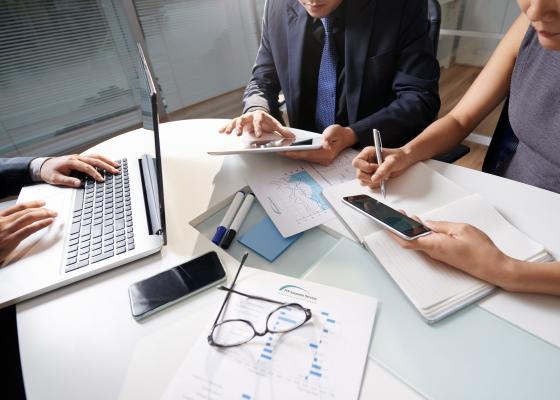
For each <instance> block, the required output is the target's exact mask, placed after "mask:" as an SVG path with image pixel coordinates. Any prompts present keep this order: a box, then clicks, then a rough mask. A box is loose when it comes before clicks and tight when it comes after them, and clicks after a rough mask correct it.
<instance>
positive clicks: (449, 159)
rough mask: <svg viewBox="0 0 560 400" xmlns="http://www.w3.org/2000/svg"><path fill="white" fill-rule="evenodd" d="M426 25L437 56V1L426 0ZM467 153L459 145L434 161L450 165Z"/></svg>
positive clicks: (439, 10) (439, 12) (439, 24)
mask: <svg viewBox="0 0 560 400" xmlns="http://www.w3.org/2000/svg"><path fill="white" fill-rule="evenodd" d="M428 24H429V27H428V35H429V36H430V39H432V43H433V45H434V54H435V55H437V49H438V44H439V28H440V26H441V6H440V5H439V2H438V0H428ZM469 151H471V149H470V148H469V146H466V145H464V144H459V145H457V146H455V147H454V148H453V149H451V150H450V151H448V152H447V153H444V154H439V155H437V156H435V157H434V160H438V161H443V162H446V163H449V164H451V163H454V162H455V161H457V160H458V159H459V158H461V157H463V156H464V155H465V154H467V153H468V152H469Z"/></svg>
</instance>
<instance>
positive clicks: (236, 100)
mask: <svg viewBox="0 0 560 400" xmlns="http://www.w3.org/2000/svg"><path fill="white" fill-rule="evenodd" d="M480 70H481V69H480V68H478V67H470V66H463V65H456V64H455V65H452V66H451V67H449V68H442V71H441V78H440V85H439V87H440V89H439V90H440V98H441V104H442V106H441V110H440V113H439V116H440V117H441V116H443V115H445V114H447V113H448V112H449V111H450V110H451V109H452V108H453V107H454V106H455V105H456V104H457V103H458V102H459V100H460V99H461V97H462V96H463V94H464V93H465V92H466V91H467V89H468V88H469V86H470V85H471V84H472V82H473V81H474V80H475V79H476V77H477V75H478V74H479V73H480ZM242 96H243V88H241V89H238V90H234V91H232V92H229V93H225V94H223V95H221V96H218V97H215V98H212V99H209V100H206V101H204V102H202V103H198V104H195V105H193V106H190V107H186V108H183V109H181V110H178V111H175V112H173V113H171V114H169V115H168V116H167V118H166V119H164V121H165V120H169V121H177V120H182V119H190V118H233V117H235V116H237V115H240V114H241V112H242V105H241V99H242ZM501 109H502V106H501V105H500V107H498V108H497V109H496V110H495V111H494V112H493V113H492V114H490V115H489V116H488V117H487V118H486V119H485V120H484V121H482V122H481V123H480V124H479V125H478V126H477V127H476V129H475V132H477V133H479V134H483V135H487V136H491V135H492V132H494V128H495V126H496V122H497V121H498V117H499V113H500V110H501ZM465 144H466V145H468V146H469V147H470V149H471V151H470V153H469V154H467V155H466V156H464V157H463V158H461V159H460V160H458V161H457V162H455V164H458V165H461V166H464V167H468V168H473V169H477V170H480V168H481V167H482V162H483V160H484V156H485V155H486V150H487V148H486V146H483V145H480V144H476V143H471V142H465Z"/></svg>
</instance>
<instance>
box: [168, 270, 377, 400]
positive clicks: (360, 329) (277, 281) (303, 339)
mask: <svg viewBox="0 0 560 400" xmlns="http://www.w3.org/2000/svg"><path fill="white" fill-rule="evenodd" d="M236 288H237V289H238V290H240V291H243V292H246V293H251V294H256V295H261V296H266V297H268V298H272V299H275V300H279V301H283V302H297V303H299V304H301V305H302V306H304V307H307V308H310V309H311V311H312V313H313V316H312V319H311V320H310V321H309V322H307V323H306V325H304V326H302V327H301V328H299V329H297V330H295V331H292V332H289V333H285V334H274V335H271V334H266V335H265V336H263V337H256V338H254V339H253V340H252V341H251V342H249V343H247V344H245V345H242V346H238V347H233V348H225V349H218V348H215V347H211V346H209V345H208V342H207V340H206V335H203V336H202V337H200V339H199V340H198V341H197V343H196V344H195V346H194V348H193V349H192V350H191V352H190V353H189V355H188V356H187V357H186V359H185V361H184V363H183V364H182V366H181V368H180V369H179V371H178V372H177V374H176V375H175V377H174V378H173V380H172V381H171V383H170V385H169V387H168V388H167V391H166V392H165V394H164V396H163V399H166V400H170V399H206V400H217V399H235V400H238V399H272V398H277V399H326V398H328V399H333V400H334V399H344V400H346V399H357V398H358V395H359V392H360V386H361V382H362V377H363V373H364V367H365V364H366V360H367V353H368V348H369V342H370V338H371V333H372V329H373V323H374V319H375V312H376V308H377V301H376V300H375V299H373V298H371V297H366V296H363V295H359V294H356V293H351V292H346V291H343V290H340V289H335V288H330V287H327V286H323V285H319V284H316V283H312V282H306V281H301V280H298V279H294V278H290V277H287V276H282V275H277V274H272V273H268V272H262V271H256V270H252V269H250V268H247V269H246V270H245V271H243V272H242V275H241V277H240V281H239V283H238V284H237V287H236ZM230 301H231V303H229V305H228V307H227V311H226V318H245V319H249V320H251V321H253V323H254V324H255V328H256V329H257V330H259V331H262V330H264V324H265V322H264V320H265V318H266V316H267V314H268V313H269V312H270V311H271V309H274V308H275V307H276V305H270V304H268V303H266V302H263V301H259V300H251V299H246V298H244V297H242V296H239V295H234V296H232V297H231V298H230ZM216 312H217V310H216ZM284 317H286V318H289V317H290V316H289V315H285V316H284Z"/></svg>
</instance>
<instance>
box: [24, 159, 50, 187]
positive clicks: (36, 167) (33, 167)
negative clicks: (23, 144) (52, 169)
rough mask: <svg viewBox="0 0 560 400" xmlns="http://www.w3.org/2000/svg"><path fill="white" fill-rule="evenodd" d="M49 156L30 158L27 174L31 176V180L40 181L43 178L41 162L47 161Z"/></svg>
mask: <svg viewBox="0 0 560 400" xmlns="http://www.w3.org/2000/svg"><path fill="white" fill-rule="evenodd" d="M49 158H50V157H38V158H34V159H33V160H31V163H30V164H29V175H30V176H31V180H32V181H33V182H42V181H43V179H42V178H41V167H42V166H43V163H44V162H45V161H47V160H48V159H49Z"/></svg>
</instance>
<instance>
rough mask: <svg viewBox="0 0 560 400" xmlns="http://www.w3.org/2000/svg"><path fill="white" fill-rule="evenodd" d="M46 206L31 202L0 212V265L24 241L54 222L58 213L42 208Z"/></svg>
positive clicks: (40, 202) (38, 202)
mask: <svg viewBox="0 0 560 400" xmlns="http://www.w3.org/2000/svg"><path fill="white" fill-rule="evenodd" d="M44 205H45V202H44V201H31V202H29V203H21V204H18V205H16V206H13V207H9V208H6V209H5V210H2V211H0V263H2V262H4V260H5V259H6V257H7V256H8V254H10V252H11V251H12V250H13V249H15V248H16V247H17V245H18V244H19V243H20V242H21V241H22V240H23V239H25V238H26V237H28V236H30V235H32V234H33V233H35V232H37V231H39V230H41V229H43V228H45V227H47V226H49V225H50V224H51V223H52V222H53V220H54V218H55V217H56V216H57V213H56V212H55V211H51V210H47V209H45V208H41V207H43V206H44Z"/></svg>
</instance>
